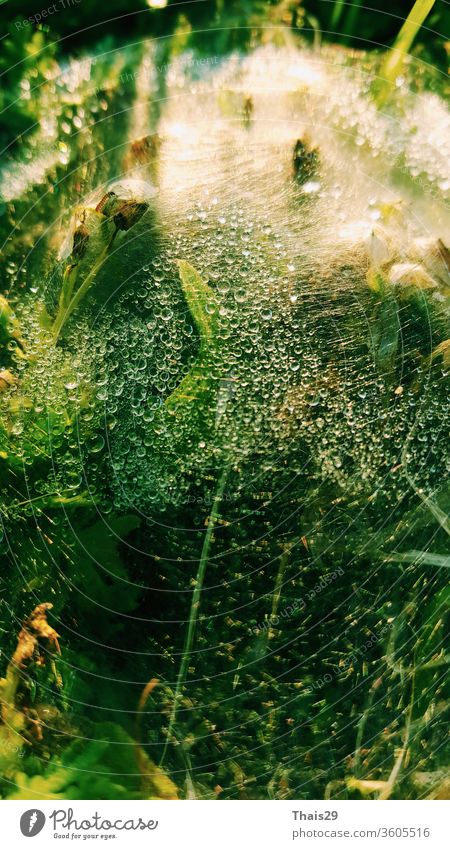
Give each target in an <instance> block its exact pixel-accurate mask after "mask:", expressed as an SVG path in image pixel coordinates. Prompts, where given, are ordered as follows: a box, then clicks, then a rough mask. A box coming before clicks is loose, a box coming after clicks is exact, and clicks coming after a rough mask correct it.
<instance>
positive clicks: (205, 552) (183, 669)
mask: <svg viewBox="0 0 450 849" xmlns="http://www.w3.org/2000/svg"><path fill="white" fill-rule="evenodd" d="M229 468H230V466H229V463H226V465H225V466H224V468H223V470H222V474H221V476H220V478H219V481H218V483H217V487H216V492H215V495H214V500H213V504H212V508H211V513H210V515H209V518H208V527H207V530H206V534H205V539H204V541H203V546H202V551H201V554H200V560H199V564H198V569H197V576H196V579H195V587H194V591H193V593H192V601H191V609H190V611H189V624H188V629H187V632H186V639H185V642H184V648H183V655H182V658H181V663H180V668H179V671H178V678H177V683H176V688H175V695H174V699H173V705H172V711H171V714H170V719H169V727H168V730H167V739H166V742H165V745H164V750H163V754H162V757H161V761H160V766H161V765H162V763H163V761H164V758H165V756H166V752H167V747H168V745H169V743H170V738H171V736H172V732H173V728H174V725H175V720H176V716H177V710H178V703H179V701H180V697H181V692H182V689H183V686H184V683H185V681H186V676H187V671H188V667H189V661H190V657H191V652H192V646H193V643H194V637H195V630H196V627H197V621H198V613H199V608H200V597H201V594H202V589H203V582H204V579H205V574H206V567H207V564H208V558H209V549H210V547H211V542H212V536H213V532H214V528H215V526H216V523H217V519H218V516H219V513H218V511H219V507H220V503H221V501H222V497H223V492H224V489H225V485H226V482H227V478H228V472H229Z"/></svg>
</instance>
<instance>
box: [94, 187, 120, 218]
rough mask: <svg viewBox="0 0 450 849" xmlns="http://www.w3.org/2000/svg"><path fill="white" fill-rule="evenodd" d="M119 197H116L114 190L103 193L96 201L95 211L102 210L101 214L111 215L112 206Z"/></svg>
mask: <svg viewBox="0 0 450 849" xmlns="http://www.w3.org/2000/svg"><path fill="white" fill-rule="evenodd" d="M118 200H119V198H118V197H117V195H116V193H115V192H106V194H105V195H103V197H102V199H101V200H100V201H99V202H98V204H97V206H96V207H95V211H96V212H102V213H103V215H106V216H107V217H109V216H110V215H112V213H113V210H114V207H115V206H116V204H117V202H118Z"/></svg>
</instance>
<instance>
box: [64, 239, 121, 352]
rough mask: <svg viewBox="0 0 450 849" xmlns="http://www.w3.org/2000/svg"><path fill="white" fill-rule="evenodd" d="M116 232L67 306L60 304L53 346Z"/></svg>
mask: <svg viewBox="0 0 450 849" xmlns="http://www.w3.org/2000/svg"><path fill="white" fill-rule="evenodd" d="M117 232H118V231H117V230H115V231H114V233H113V235H112V237H111V239H110V241H109V242H108V244H107V245H105V247H104V248H103V250H102V251H101V253H100V256H99V258H98V260H97V261H96V262H95V263H94V265H93V266H92V268H91V270H90V272H89V274H87V275H86V277H85V278H84V280H83V282H82V284H81V286H80V287H79V289H77V291H76V292H75V295H74V296H73V298H72V299H71V300H70V301H69V303H68V304H67V306H66V305H65V303H64V300H63V301H62V302H61V303H60V306H59V309H58V313H57V315H56V318H55V322H54V324H53V343H54V344H56V342H57V341H58V338H59V335H60V333H61V330H62V328H63V326H64V324H65V323H66V321H67V319H68V318H69V317H70V316H71V315H72V313H73V311H74V309H75V308H76V307H77V306H78V304H79V303H80V301H81V299H82V298H83V297H84V295H85V294H86V292H87V290H88V289H89V286H90V285H91V283H92V281H93V279H94V277H95V275H96V274H97V271H99V269H100V267H101V266H102V265H103V263H104V262H105V260H106V258H107V256H108V253H109V251H110V249H111V247H112V244H113V242H114V239H115V237H116V234H117Z"/></svg>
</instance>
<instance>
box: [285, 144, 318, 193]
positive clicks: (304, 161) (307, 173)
mask: <svg viewBox="0 0 450 849" xmlns="http://www.w3.org/2000/svg"><path fill="white" fill-rule="evenodd" d="M292 164H293V170H294V177H295V179H296V180H297V181H298V182H299V183H306V182H307V181H308V180H310V179H311V177H313V176H314V174H315V172H316V171H317V167H318V165H319V154H318V151H317V148H314V147H312V145H311V144H310V142H309V140H308V139H306V138H305V139H297V141H296V142H295V146H294V153H293V156H292Z"/></svg>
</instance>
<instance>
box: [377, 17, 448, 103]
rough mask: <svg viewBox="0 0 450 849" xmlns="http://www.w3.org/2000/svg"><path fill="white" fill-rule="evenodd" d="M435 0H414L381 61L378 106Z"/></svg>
mask: <svg viewBox="0 0 450 849" xmlns="http://www.w3.org/2000/svg"><path fill="white" fill-rule="evenodd" d="M435 2H436V0H416V2H415V3H414V6H413V7H412V9H411V11H410V13H409V15H408V17H407V18H406V21H405V23H404V24H403V26H402V28H401V30H400V32H399V34H398V36H397V38H396V39H395V43H394V46H393V48H392V50H390V51H389V53H388V56H387V58H386V59H385V61H384V62H383V65H382V67H381V70H380V77H381V88H380V91H379V94H378V96H377V102H378V106H382V105H383V104H384V103H385V102H386V100H387V99H388V97H389V94H390V92H391V90H392V86H393V85H394V83H395V80H396V79H397V77H398V76H399V74H400V73H401V70H402V66H403V63H404V61H405V58H406V56H407V55H408V52H409V50H410V47H411V45H412V43H413V41H414V39H415V37H416V35H417V33H418V32H419V30H420V28H421V26H422V24H423V22H424V20H425V18H426V17H427V16H428V14H429V13H430V12H431V10H432V8H433V6H434V4H435Z"/></svg>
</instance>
